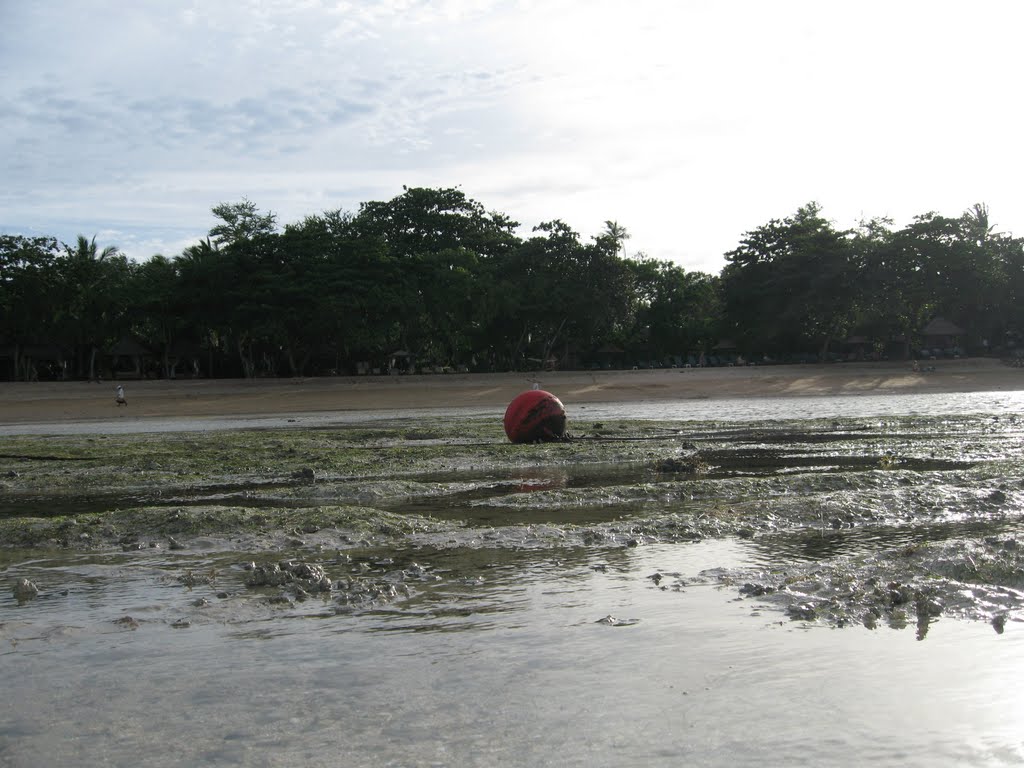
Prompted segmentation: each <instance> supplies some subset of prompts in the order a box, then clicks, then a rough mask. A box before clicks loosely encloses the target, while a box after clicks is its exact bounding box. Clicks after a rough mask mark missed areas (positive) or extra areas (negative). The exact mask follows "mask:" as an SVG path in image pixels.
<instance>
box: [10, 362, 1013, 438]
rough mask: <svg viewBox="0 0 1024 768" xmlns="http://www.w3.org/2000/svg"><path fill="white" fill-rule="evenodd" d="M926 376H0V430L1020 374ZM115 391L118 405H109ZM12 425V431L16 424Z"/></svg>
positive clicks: (956, 387)
mask: <svg viewBox="0 0 1024 768" xmlns="http://www.w3.org/2000/svg"><path fill="white" fill-rule="evenodd" d="M933 365H934V366H935V370H934V371H921V372H915V371H913V370H912V367H911V365H910V364H909V363H888V362H886V363H836V364H831V365H775V366H748V367H742V368H704V369H686V368H683V369H661V370H639V371H593V372H590V371H564V372H562V371H559V372H550V373H548V372H545V373H537V374H530V373H494V374H433V375H416V376H359V377H355V376H353V377H332V378H308V379H257V380H251V381H247V380H241V379H218V380H205V379H192V380H188V379H185V380H176V381H164V380H159V381H130V380H129V381H121V382H107V381H105V382H100V383H96V382H91V383H86V382H35V383H20V382H4V383H0V426H6V427H7V429H5V430H3V431H6V432H10V431H12V429H13V428H16V427H18V426H24V425H30V424H51V425H60V424H64V425H68V424H78V425H82V426H87V425H88V424H90V423H104V422H109V421H110V420H111V419H115V418H116V419H118V420H119V421H120V422H122V423H124V422H125V421H128V420H130V421H132V422H136V421H137V422H140V423H141V422H145V423H147V424H152V423H155V422H158V421H159V422H167V421H174V420H184V421H188V420H195V419H210V418H215V417H224V418H239V417H254V418H258V417H270V416H274V417H286V416H289V415H298V414H304V415H305V414H324V415H326V414H330V413H342V412H348V411H395V412H400V411H403V410H410V409H437V408H446V407H463V408H465V407H469V408H495V409H501V410H502V411H503V410H504V408H505V406H506V405H507V404H508V403H509V402H510V401H511V400H512V398H513V397H515V396H516V395H517V394H518V393H520V392H522V391H524V390H527V389H530V388H531V387H532V384H533V382H534V381H535V380H536V381H538V382H539V384H540V387H541V388H542V389H545V390H548V391H550V392H553V393H555V394H556V395H557V396H558V397H559V398H561V400H562V401H563V402H564V403H566V405H567V407H568V406H570V405H571V404H580V403H616V402H627V401H637V402H644V401H657V400H685V399H690V398H699V399H714V398H748V397H780V396H811V395H838V394H842V395H858V394H896V393H922V392H999V391H1014V390H1024V369H1022V368H1014V367H1011V366H1008V365H1006V364H1005V363H1003V362H1001V361H999V360H993V359H988V358H973V359H964V360H941V361H936V362H935V363H933ZM117 383H121V384H123V385H124V387H125V395H126V399H127V401H128V405H127V406H122V407H119V406H117V405H116V403H115V387H116V385H117ZM14 431H17V430H16V429H15V430H14Z"/></svg>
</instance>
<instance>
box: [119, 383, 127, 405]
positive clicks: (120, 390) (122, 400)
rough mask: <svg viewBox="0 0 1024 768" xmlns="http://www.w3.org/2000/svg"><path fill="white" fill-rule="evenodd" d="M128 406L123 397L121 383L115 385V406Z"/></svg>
mask: <svg viewBox="0 0 1024 768" xmlns="http://www.w3.org/2000/svg"><path fill="white" fill-rule="evenodd" d="M122 405H123V406H125V407H127V406H128V401H127V400H125V399H124V386H123V385H121V384H118V385H117V407H118V408H120V407H121V406H122Z"/></svg>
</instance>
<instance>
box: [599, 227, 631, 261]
mask: <svg viewBox="0 0 1024 768" xmlns="http://www.w3.org/2000/svg"><path fill="white" fill-rule="evenodd" d="M600 236H601V237H606V238H608V239H609V240H611V241H612V242H613V243H614V244H615V251H614V253H615V254H616V255H618V253H619V251H622V255H623V256H625V255H626V241H627V240H629V238H630V237H632V235H630V234H629V232H627V231H626V228H625V227H624V226H622V225H621V224H619V222H617V221H606V222H605V223H604V231H603V232H602V233H601V235H600Z"/></svg>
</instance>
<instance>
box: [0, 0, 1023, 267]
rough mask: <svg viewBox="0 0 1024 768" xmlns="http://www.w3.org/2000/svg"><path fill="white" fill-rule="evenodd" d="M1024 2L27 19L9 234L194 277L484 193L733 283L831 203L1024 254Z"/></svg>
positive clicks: (630, 250)
mask: <svg viewBox="0 0 1024 768" xmlns="http://www.w3.org/2000/svg"><path fill="white" fill-rule="evenodd" d="M1021 29H1024V3H1020V2H1017V1H1016V0H1006V1H1005V2H997V1H987V0H976V2H972V3H968V2H947V1H946V0H926V1H922V2H918V1H917V0H900V1H899V2H893V1H892V0H884V2H878V1H876V0H858V2H846V1H844V0H834V1H831V2H822V1H821V0H814V1H813V2H797V1H793V2H790V1H788V0H771V1H768V0H731V1H730V0H721V1H720V2H711V1H709V0H701V1H700V2H689V1H688V0H664V1H663V0H629V1H628V2H627V1H626V0H616V1H615V2H609V1H607V0H436V1H435V0H357V1H353V0H291V1H290V2H285V1H284V0H232V2H217V1H216V0H201V1H200V0H196V1H195V2H176V1H175V0H132V1H131V2H126V1H124V0H116V1H115V0H111V1H110V2H106V1H104V0H38V2H23V1H22V0H0V86H2V87H0V232H2V233H6V234H23V235H51V236H55V237H57V238H58V239H59V240H62V241H64V242H74V241H75V239H76V238H77V236H78V235H79V234H84V235H86V236H87V237H89V238H90V239H91V238H92V237H94V236H95V237H96V239H97V244H98V245H99V246H100V247H106V246H108V245H116V246H118V247H119V248H120V249H121V250H122V251H123V252H124V253H126V254H127V255H128V256H129V257H131V258H133V259H136V260H139V261H144V260H146V259H148V258H149V257H150V256H152V255H154V254H156V253H162V254H164V255H165V256H169V257H173V256H176V255H178V254H180V253H181V251H182V249H183V248H185V247H187V246H188V245H191V244H194V243H195V242H197V241H199V240H200V239H201V238H203V237H204V236H205V235H206V234H207V232H208V231H209V229H210V228H211V227H212V226H214V224H216V220H215V218H214V217H213V215H212V213H211V208H213V206H215V205H217V204H219V203H223V202H229V203H230V202H238V201H241V200H242V199H248V200H251V201H252V202H253V203H255V204H256V206H257V207H258V208H259V209H260V210H261V211H263V212H268V211H269V212H273V213H274V214H276V216H277V221H278V224H279V225H281V226H283V225H284V224H287V223H291V222H297V221H301V220H302V219H303V218H304V217H305V216H307V215H311V214H316V213H321V212H323V211H327V210H334V209H339V208H340V209H343V210H346V211H352V212H356V211H357V210H358V207H359V204H360V203H363V202H367V201H372V200H389V199H391V198H393V197H395V196H397V195H400V194H401V193H402V188H403V185H404V186H408V187H420V186H426V187H458V188H459V189H461V190H462V191H463V192H464V193H465V194H466V195H467V196H468V197H470V198H472V199H474V200H477V201H478V202H480V203H482V204H483V206H484V207H485V208H486V209H487V210H489V211H498V212H501V213H503V214H506V215H508V216H509V217H511V218H512V219H513V220H515V221H518V222H520V224H521V230H520V234H522V235H523V236H528V235H529V234H530V232H531V230H532V228H533V227H534V226H536V225H537V224H539V223H541V222H543V221H550V220H553V219H561V220H563V221H564V222H566V223H567V224H568V225H569V226H571V227H572V228H573V229H574V230H575V231H577V232H579V233H580V235H581V238H582V239H583V240H584V241H589V240H590V238H592V237H593V236H595V235H597V234H599V233H600V232H601V231H602V229H603V228H604V224H605V222H606V221H615V222H617V223H618V224H620V225H622V226H624V227H625V228H626V230H627V231H628V232H629V234H630V238H629V240H628V241H627V242H626V253H627V255H629V256H634V255H637V254H640V253H642V254H644V255H646V256H648V257H650V258H654V259H659V260H667V261H673V262H676V263H678V264H679V265H680V266H682V267H683V268H684V269H686V270H687V271H703V272H709V273H712V274H717V273H718V272H719V271H720V270H721V268H722V267H723V266H724V264H725V260H724V254H725V253H726V252H728V251H730V250H732V249H734V248H736V247H737V246H738V245H739V243H740V241H741V239H742V237H743V235H744V233H746V232H749V231H751V230H754V229H756V228H757V227H759V226H761V225H762V224H766V223H768V222H769V221H770V220H772V219H780V218H784V217H786V216H789V215H792V214H793V213H795V212H796V211H797V209H798V208H800V207H801V206H802V205H805V204H806V203H808V202H811V201H815V202H817V203H819V204H820V205H821V206H822V209H823V210H822V213H823V215H824V216H825V217H826V218H828V219H830V220H832V221H833V222H834V223H835V225H836V226H837V227H839V228H849V227H853V226H856V224H857V223H858V222H859V221H861V220H864V219H868V218H873V217H890V218H892V219H893V221H894V224H895V226H897V227H901V226H904V225H906V224H909V223H910V222H911V221H912V219H913V217H914V216H917V215H921V214H924V213H927V212H930V211H937V212H938V213H941V214H943V215H947V216H957V215H959V214H961V213H962V212H963V211H965V210H967V209H968V208H970V207H971V206H972V205H974V204H975V203H979V202H981V203H985V204H986V205H987V206H988V208H989V211H990V218H991V221H992V223H993V224H994V225H995V229H996V230H997V231H1001V232H1009V233H1012V234H1015V235H1019V236H1024V159H1022V158H1024V152H1022V140H1021V138H1020V137H1021V117H1022V114H1024V109H1022V95H1021V94H1022V91H1021V87H1020V82H1021V79H1022V78H1021V74H1022V69H1024V63H1022V62H1024V59H1022V58H1021V56H1020V43H1019V35H1020V30H1021Z"/></svg>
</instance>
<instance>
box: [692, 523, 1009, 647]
mask: <svg viewBox="0 0 1024 768" xmlns="http://www.w3.org/2000/svg"><path fill="white" fill-rule="evenodd" d="M696 580H699V581H703V582H705V583H715V584H720V585H724V586H732V587H735V588H736V589H737V592H738V594H739V596H740V597H741V598H742V599H747V600H750V601H753V602H754V612H755V613H757V614H759V613H760V612H761V611H762V610H766V609H770V610H773V611H779V612H782V613H784V614H785V615H786V616H788V618H789V619H791V620H794V621H800V622H806V623H809V624H823V625H827V626H832V627H846V626H851V625H861V626H863V627H866V628H868V629H876V628H878V627H881V626H888V627H890V628H893V629H903V628H906V627H908V626H913V627H914V628H915V629H916V632H917V638H918V639H919V640H923V639H924V638H925V637H926V636H927V634H928V630H929V628H930V627H931V626H932V625H933V624H934V623H935V622H936V621H938V620H940V619H941V618H943V617H947V618H958V619H971V620H980V621H986V622H988V623H990V624H991V625H992V626H993V628H994V629H995V631H996V632H998V633H1000V634H1002V632H1003V631H1004V629H1005V626H1006V623H1007V622H1008V621H1014V622H1021V621H1024V546H1021V545H1020V543H1019V542H1018V540H1017V538H1016V536H1004V537H1000V536H990V537H986V538H983V539H954V540H949V541H943V542H933V543H922V544H915V545H908V546H904V547H899V548H894V549H888V550H884V551H882V552H876V553H873V554H870V555H862V556H858V557H839V558H833V559H830V560H827V561H817V562H813V563H789V564H787V565H785V566H783V567H778V568H767V569H750V568H740V569H732V570H729V569H710V570H707V571H704V572H702V573H701V574H700V575H699V576H698V577H696V579H695V578H692V577H691V578H690V579H689V580H688V581H689V583H693V582H694V581H696Z"/></svg>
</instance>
